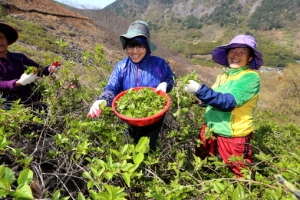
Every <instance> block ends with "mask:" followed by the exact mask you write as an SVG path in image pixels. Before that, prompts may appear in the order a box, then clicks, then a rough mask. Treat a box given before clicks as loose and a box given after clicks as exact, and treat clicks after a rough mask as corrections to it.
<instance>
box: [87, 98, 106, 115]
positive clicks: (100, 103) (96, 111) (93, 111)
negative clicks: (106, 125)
mask: <svg viewBox="0 0 300 200" xmlns="http://www.w3.org/2000/svg"><path fill="white" fill-rule="evenodd" d="M106 105H107V102H106V100H97V101H95V102H94V103H93V105H92V107H91V108H90V112H89V113H88V114H87V116H86V117H87V118H89V117H91V118H94V117H100V115H101V113H102V110H101V108H102V109H103V108H105V107H106Z"/></svg>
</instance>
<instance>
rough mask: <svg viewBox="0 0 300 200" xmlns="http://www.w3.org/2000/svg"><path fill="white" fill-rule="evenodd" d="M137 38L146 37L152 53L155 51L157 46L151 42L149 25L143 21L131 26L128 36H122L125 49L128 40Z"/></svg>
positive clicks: (135, 22) (133, 23)
mask: <svg viewBox="0 0 300 200" xmlns="http://www.w3.org/2000/svg"><path fill="white" fill-rule="evenodd" d="M137 36H144V37H145V38H146V39H147V43H148V47H149V49H150V51H151V52H153V51H155V49H156V46H155V44H154V43H153V42H151V40H150V31H149V28H148V24H147V23H146V22H144V21H142V20H138V21H134V22H132V23H131V24H130V25H129V28H128V30H127V33H126V34H123V35H121V36H120V40H121V43H122V47H123V49H125V48H126V39H132V38H134V37H137Z"/></svg>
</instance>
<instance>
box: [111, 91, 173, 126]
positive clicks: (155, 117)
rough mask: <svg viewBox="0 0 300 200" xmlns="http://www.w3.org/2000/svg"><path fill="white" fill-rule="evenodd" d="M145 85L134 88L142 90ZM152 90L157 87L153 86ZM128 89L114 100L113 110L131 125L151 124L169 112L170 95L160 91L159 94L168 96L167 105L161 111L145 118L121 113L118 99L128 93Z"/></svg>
mask: <svg viewBox="0 0 300 200" xmlns="http://www.w3.org/2000/svg"><path fill="white" fill-rule="evenodd" d="M143 88H145V87H136V88H133V90H141V89H143ZM151 89H152V90H155V88H151ZM126 92H127V90H125V91H123V92H121V93H120V94H118V95H117V96H116V97H115V98H114V100H113V102H112V110H113V112H114V113H115V114H116V115H117V116H118V117H119V118H120V119H121V120H123V121H124V122H126V123H127V124H129V125H132V126H149V125H151V124H154V123H155V122H157V121H158V120H160V119H161V118H162V117H163V115H164V114H165V113H166V112H167V110H168V109H169V107H170V97H169V96H168V95H167V94H166V93H165V92H163V91H161V90H160V91H158V93H157V94H158V95H160V96H163V97H167V102H166V106H165V108H164V109H163V110H161V111H160V112H159V113H157V114H155V115H153V116H151V117H145V118H131V117H126V116H124V115H121V114H120V113H119V112H118V111H117V108H116V107H117V103H116V102H117V101H118V100H119V99H120V98H121V97H122V96H124V95H125V94H126Z"/></svg>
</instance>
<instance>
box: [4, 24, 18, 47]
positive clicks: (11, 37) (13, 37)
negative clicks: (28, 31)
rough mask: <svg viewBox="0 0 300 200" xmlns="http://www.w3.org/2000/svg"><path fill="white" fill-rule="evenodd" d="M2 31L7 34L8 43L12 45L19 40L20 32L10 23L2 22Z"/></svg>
mask: <svg viewBox="0 0 300 200" xmlns="http://www.w3.org/2000/svg"><path fill="white" fill-rule="evenodd" d="M0 32H2V33H3V34H4V35H5V37H6V39H7V43H8V45H11V44H13V43H14V42H16V41H17V40H18V37H19V35H18V32H17V31H16V29H14V28H13V27H11V26H9V25H8V24H5V23H1V22H0Z"/></svg>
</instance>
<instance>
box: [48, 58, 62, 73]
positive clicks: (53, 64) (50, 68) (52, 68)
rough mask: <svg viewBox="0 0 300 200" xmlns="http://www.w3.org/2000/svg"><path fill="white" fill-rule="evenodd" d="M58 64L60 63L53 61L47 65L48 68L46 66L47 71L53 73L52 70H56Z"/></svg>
mask: <svg viewBox="0 0 300 200" xmlns="http://www.w3.org/2000/svg"><path fill="white" fill-rule="evenodd" d="M59 66H60V63H59V62H58V61H57V62H53V63H52V64H51V65H50V66H49V68H48V70H49V72H50V73H53V72H56V71H57V70H58V67H59Z"/></svg>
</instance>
